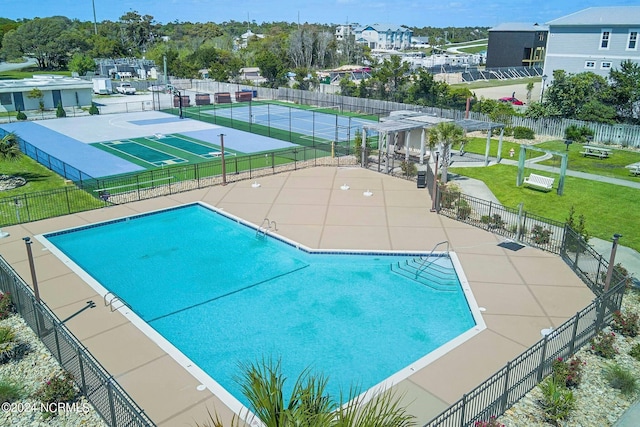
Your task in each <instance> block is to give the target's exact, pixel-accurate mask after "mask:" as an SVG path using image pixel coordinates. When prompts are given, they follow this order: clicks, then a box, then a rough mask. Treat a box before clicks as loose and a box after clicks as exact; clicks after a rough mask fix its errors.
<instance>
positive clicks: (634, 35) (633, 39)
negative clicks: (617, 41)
mask: <svg viewBox="0 0 640 427" xmlns="http://www.w3.org/2000/svg"><path fill="white" fill-rule="evenodd" d="M627 50H638V30H630V31H629V39H628V40H627Z"/></svg>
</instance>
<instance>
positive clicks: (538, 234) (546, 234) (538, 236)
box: [531, 224, 551, 245]
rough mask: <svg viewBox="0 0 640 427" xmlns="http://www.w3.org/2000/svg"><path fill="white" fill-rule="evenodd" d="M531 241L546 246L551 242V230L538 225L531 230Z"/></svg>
mask: <svg viewBox="0 0 640 427" xmlns="http://www.w3.org/2000/svg"><path fill="white" fill-rule="evenodd" d="M531 239H532V240H533V242H534V243H536V244H538V245H546V244H547V243H549V242H550V241H551V229H550V228H543V227H542V226H541V225H540V224H536V225H534V226H533V228H531Z"/></svg>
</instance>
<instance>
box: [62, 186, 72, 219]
mask: <svg viewBox="0 0 640 427" xmlns="http://www.w3.org/2000/svg"><path fill="white" fill-rule="evenodd" d="M64 195H65V197H66V199H67V212H69V213H71V202H69V187H64Z"/></svg>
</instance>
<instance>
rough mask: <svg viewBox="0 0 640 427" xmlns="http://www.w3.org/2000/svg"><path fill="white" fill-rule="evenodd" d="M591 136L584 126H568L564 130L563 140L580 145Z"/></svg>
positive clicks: (591, 132)
mask: <svg viewBox="0 0 640 427" xmlns="http://www.w3.org/2000/svg"><path fill="white" fill-rule="evenodd" d="M593 135H594V132H593V131H592V130H591V129H589V128H588V127H586V126H578V125H569V126H567V128H566V129H565V130H564V139H570V140H571V141H573V142H577V143H580V144H584V143H585V142H587V141H588V140H589V139H590V138H592V137H593Z"/></svg>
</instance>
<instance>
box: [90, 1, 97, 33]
mask: <svg viewBox="0 0 640 427" xmlns="http://www.w3.org/2000/svg"><path fill="white" fill-rule="evenodd" d="M91 4H92V5H93V31H94V32H95V33H96V36H97V35H98V21H96V0H91Z"/></svg>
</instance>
